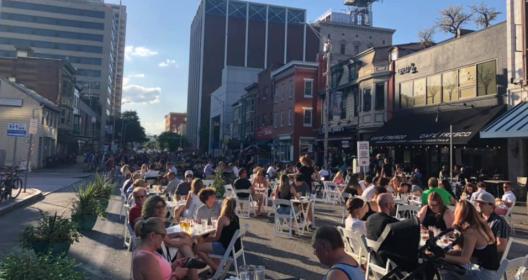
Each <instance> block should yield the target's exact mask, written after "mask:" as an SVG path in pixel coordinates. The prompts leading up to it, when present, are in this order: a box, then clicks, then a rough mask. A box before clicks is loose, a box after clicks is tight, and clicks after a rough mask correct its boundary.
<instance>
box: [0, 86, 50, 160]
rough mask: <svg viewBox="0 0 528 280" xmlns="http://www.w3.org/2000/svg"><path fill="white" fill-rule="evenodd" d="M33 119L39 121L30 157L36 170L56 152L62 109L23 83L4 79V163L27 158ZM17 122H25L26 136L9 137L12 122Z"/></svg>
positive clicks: (0, 111) (0, 102) (0, 135)
mask: <svg viewBox="0 0 528 280" xmlns="http://www.w3.org/2000/svg"><path fill="white" fill-rule="evenodd" d="M31 118H35V119H37V123H38V125H37V130H36V134H35V135H34V136H33V141H32V154H31V160H30V166H31V168H33V169H35V168H41V167H43V166H44V163H45V160H46V158H48V157H49V156H52V155H55V153H56V150H57V130H58V129H57V127H58V124H59V121H60V109H59V107H58V106H57V105H55V104H54V103H53V102H51V101H50V100H48V99H46V98H44V97H42V96H40V95H39V94H37V93H36V92H34V91H32V90H30V89H28V88H26V87H24V86H23V85H20V84H16V83H13V82H11V81H9V80H7V79H3V78H2V79H0V166H4V165H9V166H12V165H21V164H22V163H23V162H25V161H26V158H27V154H28V147H29V130H30V120H31ZM14 123H16V124H22V126H24V125H25V127H26V132H27V136H26V137H16V138H15V137H12V136H7V130H8V127H9V124H14ZM15 142H16V144H15ZM15 145H16V149H15ZM15 150H16V152H15Z"/></svg>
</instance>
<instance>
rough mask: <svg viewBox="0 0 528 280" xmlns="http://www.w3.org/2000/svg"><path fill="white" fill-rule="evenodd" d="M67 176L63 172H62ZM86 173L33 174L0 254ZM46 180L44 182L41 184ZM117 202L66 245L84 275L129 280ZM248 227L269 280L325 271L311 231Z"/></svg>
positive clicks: (66, 207) (518, 237) (522, 213)
mask: <svg viewBox="0 0 528 280" xmlns="http://www.w3.org/2000/svg"><path fill="white" fill-rule="evenodd" d="M65 174H67V176H65ZM89 175H90V174H88V173H83V172H81V171H80V168H78V167H73V168H66V169H55V170H43V171H40V172H37V173H34V174H32V175H31V180H33V181H34V180H41V186H42V188H43V189H44V190H46V191H51V193H47V194H46V195H45V198H44V199H43V200H41V201H39V202H37V203H35V204H33V205H31V206H29V207H26V208H21V209H17V210H15V211H13V212H11V213H9V214H7V215H5V216H2V217H0V236H2V239H1V240H0V252H2V254H4V253H6V252H9V250H11V249H13V247H16V246H17V244H18V236H19V234H20V233H21V232H22V230H23V228H24V227H25V226H26V225H29V224H32V223H35V222H36V221H37V220H38V218H39V212H40V211H46V212H50V213H53V212H55V211H57V212H58V213H59V214H62V215H65V216H68V215H69V214H70V207H71V201H72V199H73V198H74V187H72V186H70V185H71V184H72V183H73V184H75V185H77V184H78V183H80V182H82V180H83V179H82V178H86V177H88V176H89ZM44 178H45V179H46V183H43V182H44ZM120 208H121V200H120V198H119V196H118V195H113V196H112V198H111V201H110V204H109V205H108V208H107V211H106V217H105V218H99V219H98V221H97V224H96V226H95V228H94V229H93V231H91V232H89V233H85V234H84V235H83V236H82V238H81V239H80V242H79V243H75V244H74V245H73V246H72V248H71V249H70V256H72V257H74V258H75V259H76V261H77V262H78V263H79V265H78V267H79V269H80V270H82V271H83V272H85V274H86V276H87V278H88V279H123V280H124V279H129V276H130V261H131V255H132V253H131V252H129V251H127V250H126V249H125V248H124V246H123V239H122V233H123V221H124V220H123V218H122V217H121V216H120V215H119V212H120ZM339 209H340V208H338V206H334V205H328V204H317V207H316V224H317V225H318V226H321V225H337V224H338V221H339V220H340V219H341V212H340V210H339ZM513 221H514V223H515V224H516V228H515V234H514V237H515V239H514V240H515V242H516V243H515V244H514V246H512V248H511V251H510V257H511V258H513V257H518V256H523V255H524V254H526V252H528V217H527V209H526V208H525V207H519V206H518V207H516V208H515V210H514V215H513ZM245 224H247V225H248V228H249V231H248V233H247V235H246V237H245V238H244V247H245V250H246V258H247V261H248V263H249V264H262V265H264V266H265V267H266V269H267V275H268V277H269V278H270V279H300V278H302V279H320V278H321V277H322V275H323V273H324V271H325V268H324V267H322V266H321V265H320V264H319V262H318V260H317V258H316V257H315V256H314V254H313V249H312V248H311V245H310V242H311V234H307V235H305V236H301V237H294V238H292V239H289V238H284V237H276V236H274V234H273V220H272V219H270V218H264V217H262V218H250V219H241V225H242V226H243V225H245Z"/></svg>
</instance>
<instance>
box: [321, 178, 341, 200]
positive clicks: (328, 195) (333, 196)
mask: <svg viewBox="0 0 528 280" xmlns="http://www.w3.org/2000/svg"><path fill="white" fill-rule="evenodd" d="M323 199H324V200H325V201H326V202H327V203H331V204H334V205H335V204H337V203H338V202H339V200H340V194H339V190H338V189H337V185H336V184H334V182H332V181H323Z"/></svg>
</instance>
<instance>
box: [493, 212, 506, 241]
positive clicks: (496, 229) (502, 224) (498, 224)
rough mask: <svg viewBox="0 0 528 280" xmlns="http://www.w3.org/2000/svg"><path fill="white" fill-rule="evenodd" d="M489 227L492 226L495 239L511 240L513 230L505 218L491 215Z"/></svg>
mask: <svg viewBox="0 0 528 280" xmlns="http://www.w3.org/2000/svg"><path fill="white" fill-rule="evenodd" d="M488 225H489V226H490V228H491V231H493V234H494V235H495V237H497V238H504V239H508V238H510V232H511V228H510V225H508V223H507V222H506V220H504V218H503V217H501V216H499V215H497V214H495V213H491V215H490V217H489V218H488Z"/></svg>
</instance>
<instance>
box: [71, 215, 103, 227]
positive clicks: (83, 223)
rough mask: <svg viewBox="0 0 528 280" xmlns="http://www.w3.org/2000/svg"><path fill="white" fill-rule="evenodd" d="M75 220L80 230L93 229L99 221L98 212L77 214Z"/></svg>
mask: <svg viewBox="0 0 528 280" xmlns="http://www.w3.org/2000/svg"><path fill="white" fill-rule="evenodd" d="M73 221H74V222H75V223H77V226H78V227H79V230H80V231H91V230H92V229H93V227H94V226H95V223H96V222H97V214H93V215H79V216H75V217H73Z"/></svg>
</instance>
